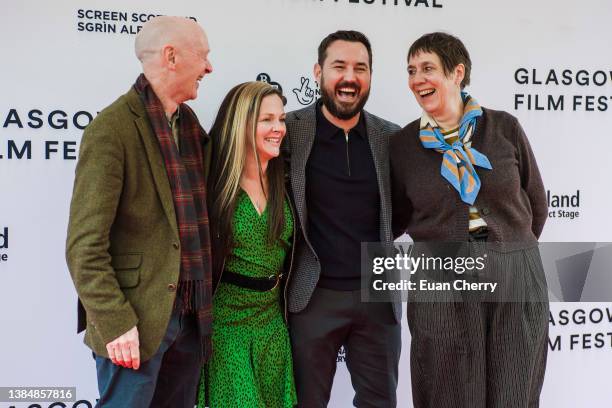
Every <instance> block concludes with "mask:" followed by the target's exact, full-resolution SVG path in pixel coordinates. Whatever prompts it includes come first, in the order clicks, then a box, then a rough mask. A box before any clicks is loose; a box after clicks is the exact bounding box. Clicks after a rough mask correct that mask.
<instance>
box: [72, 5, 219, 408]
mask: <svg viewBox="0 0 612 408" xmlns="http://www.w3.org/2000/svg"><path fill="white" fill-rule="evenodd" d="M135 51H136V56H137V58H138V59H139V60H140V62H141V63H142V71H143V73H142V74H141V75H140V76H139V77H138V78H137V80H136V83H135V84H134V85H133V86H132V87H131V88H130V90H129V91H128V92H127V93H126V94H125V95H123V96H121V97H119V99H117V100H116V101H115V102H114V103H113V104H111V105H110V106H109V107H107V108H106V109H104V110H103V111H102V112H100V114H99V115H98V116H97V117H96V119H95V120H94V121H93V122H92V123H91V124H90V125H89V126H88V127H87V129H86V130H85V132H84V134H83V138H82V141H81V147H80V152H79V161H78V164H77V167H76V177H75V182H74V191H73V195H72V203H71V206H70V221H69V226H68V239H67V245H66V259H67V263H68V267H69V269H70V274H71V276H72V279H73V281H74V285H75V288H76V290H77V294H78V297H79V308H78V309H79V316H78V331H79V332H80V331H82V330H84V329H85V330H86V333H85V343H86V344H87V345H88V346H89V347H90V348H91V349H92V351H93V354H94V358H95V361H96V369H97V374H98V388H99V391H100V400H99V405H98V406H103V407H131V408H135V407H149V406H151V407H166V406H167V407H190V408H193V405H194V401H195V396H196V389H197V384H198V379H199V372H200V367H201V365H202V364H203V362H205V361H206V359H207V358H208V356H209V355H210V352H211V345H210V335H211V333H210V331H211V264H210V236H209V231H208V214H207V209H206V188H205V186H206V180H205V179H206V174H207V168H208V160H207V157H209V156H208V154H207V153H208V151H209V150H210V149H209V146H208V144H207V142H208V136H207V135H206V133H205V132H204V130H203V129H202V128H201V126H200V124H199V122H198V119H197V117H196V116H195V114H194V113H193V111H192V110H191V109H190V108H189V107H188V106H187V105H186V104H185V103H184V102H185V101H187V100H190V99H195V98H196V97H197V94H198V86H199V82H200V81H201V80H202V78H203V77H204V76H205V75H206V74H209V73H211V72H212V66H211V64H210V62H209V60H208V53H209V46H208V40H207V37H206V34H205V33H204V30H203V29H202V28H201V27H200V26H199V25H198V24H197V23H196V22H195V21H193V20H189V19H186V18H180V17H167V16H163V17H156V18H154V19H151V20H150V21H149V22H147V23H146V24H145V25H144V26H143V28H142V30H141V31H140V33H139V34H138V36H137V37H136V43H135Z"/></svg>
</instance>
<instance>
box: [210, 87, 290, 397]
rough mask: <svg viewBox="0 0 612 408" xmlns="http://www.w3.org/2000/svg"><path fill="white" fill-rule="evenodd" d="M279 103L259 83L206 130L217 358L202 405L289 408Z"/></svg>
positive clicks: (242, 90)
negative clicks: (209, 141) (209, 154)
mask: <svg viewBox="0 0 612 408" xmlns="http://www.w3.org/2000/svg"><path fill="white" fill-rule="evenodd" d="M284 101H285V99H284V97H283V96H282V94H281V93H280V92H279V91H278V90H276V89H275V88H273V87H272V86H270V85H269V84H265V83H262V82H247V83H243V84H240V85H238V86H236V87H234V88H233V89H232V90H231V91H230V92H229V93H228V95H227V96H226V97H225V99H224V101H223V103H222V104H221V108H220V109H219V113H218V114H217V118H216V120H215V123H214V124H213V127H212V130H211V132H210V135H211V138H212V143H213V153H212V161H211V171H210V177H209V180H210V182H209V200H208V201H209V208H210V220H211V221H210V222H211V235H212V240H213V245H212V247H213V290H214V299H213V337H212V341H213V355H212V357H211V360H210V361H209V363H208V365H207V367H206V368H205V370H204V372H203V378H202V381H201V385H200V394H199V401H198V402H199V404H198V406H199V407H204V406H205V404H208V406H210V407H211V408H216V407H223V408H227V407H240V408H244V407H279V408H280V407H293V406H294V405H295V404H296V403H297V401H296V394H295V385H294V380H293V365H292V360H291V347H290V342H289V335H288V332H287V327H286V324H285V321H286V320H285V313H284V310H282V308H281V299H284V296H283V292H284V287H285V283H286V282H287V279H288V275H289V270H288V269H286V268H285V264H287V265H290V260H291V257H292V252H291V239H292V236H293V228H294V222H293V215H292V210H291V207H290V203H289V200H288V199H287V196H286V194H285V184H284V168H283V161H282V158H281V157H280V145H281V142H282V140H283V138H284V136H285V133H286V128H285V112H284V108H283V106H284Z"/></svg>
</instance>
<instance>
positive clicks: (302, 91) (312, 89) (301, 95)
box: [292, 76, 321, 106]
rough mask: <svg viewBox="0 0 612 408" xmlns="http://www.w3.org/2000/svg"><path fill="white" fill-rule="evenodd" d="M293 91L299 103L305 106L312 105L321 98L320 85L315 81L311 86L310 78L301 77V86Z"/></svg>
mask: <svg viewBox="0 0 612 408" xmlns="http://www.w3.org/2000/svg"><path fill="white" fill-rule="evenodd" d="M311 85H312V86H311ZM292 91H293V94H294V95H295V97H296V98H297V101H298V103H299V104H300V105H304V106H308V105H310V104H311V103H313V102H314V101H315V99H316V98H318V97H319V96H321V90H320V89H319V83H318V82H317V81H313V83H312V84H311V82H310V78H308V77H305V76H302V77H300V85H299V86H298V87H296V88H293V89H292Z"/></svg>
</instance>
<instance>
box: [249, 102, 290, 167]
mask: <svg viewBox="0 0 612 408" xmlns="http://www.w3.org/2000/svg"><path fill="white" fill-rule="evenodd" d="M285 133H287V128H286V126H285V109H284V107H283V101H282V100H281V98H280V97H279V96H278V95H268V96H265V97H264V98H263V99H262V100H261V106H260V107H259V116H258V118H257V130H256V133H255V147H256V149H257V155H258V156H259V160H260V161H269V160H271V159H273V158H274V157H277V156H278V155H279V154H280V145H281V142H282V141H283V138H284V137H285Z"/></svg>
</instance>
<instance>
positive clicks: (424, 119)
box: [420, 111, 440, 129]
mask: <svg viewBox="0 0 612 408" xmlns="http://www.w3.org/2000/svg"><path fill="white" fill-rule="evenodd" d="M428 126H431V127H432V128H435V127H440V126H438V122H436V120H435V119H434V118H432V117H431V116H429V114H427V112H425V111H423V114H422V115H421V125H420V129H426V128H427V127H428Z"/></svg>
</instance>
